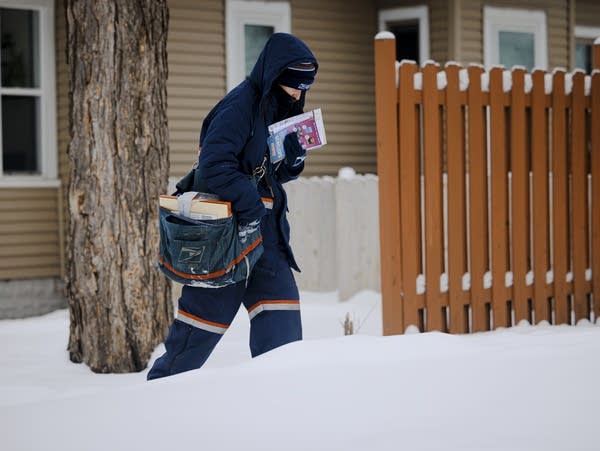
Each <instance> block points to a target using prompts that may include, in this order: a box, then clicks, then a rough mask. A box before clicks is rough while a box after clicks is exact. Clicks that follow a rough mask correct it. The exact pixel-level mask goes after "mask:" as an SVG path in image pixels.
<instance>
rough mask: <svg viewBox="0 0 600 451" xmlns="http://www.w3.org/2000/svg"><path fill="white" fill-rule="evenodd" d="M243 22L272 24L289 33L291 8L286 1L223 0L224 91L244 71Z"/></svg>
mask: <svg viewBox="0 0 600 451" xmlns="http://www.w3.org/2000/svg"><path fill="white" fill-rule="evenodd" d="M244 25H263V26H270V27H273V28H274V30H275V33H279V32H282V33H290V32H291V28H292V12H291V8H290V4H289V2H262V1H244V0H227V2H226V4H225V50H226V53H227V61H226V62H227V91H231V90H232V89H233V88H235V87H236V86H237V85H238V84H239V83H240V82H241V81H243V80H244V77H245V76H246V74H245V61H246V58H245V49H244Z"/></svg>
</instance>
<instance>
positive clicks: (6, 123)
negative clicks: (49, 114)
mask: <svg viewBox="0 0 600 451" xmlns="http://www.w3.org/2000/svg"><path fill="white" fill-rule="evenodd" d="M39 28H40V27H39V13H38V12H37V11H32V10H26V9H17V8H0V42H1V55H0V94H1V95H0V103H1V108H0V111H1V114H2V120H1V122H2V173H3V174H4V175H10V174H39V173H40V172H41V168H40V161H39V159H40V158H39V150H40V100H41V95H42V93H41V89H40V55H39Z"/></svg>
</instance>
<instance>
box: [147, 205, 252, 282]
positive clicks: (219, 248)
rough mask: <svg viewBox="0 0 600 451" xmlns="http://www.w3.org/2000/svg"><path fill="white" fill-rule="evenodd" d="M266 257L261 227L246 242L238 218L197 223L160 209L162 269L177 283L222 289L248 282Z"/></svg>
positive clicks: (247, 236) (160, 262) (199, 221)
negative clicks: (238, 226) (240, 234)
mask: <svg viewBox="0 0 600 451" xmlns="http://www.w3.org/2000/svg"><path fill="white" fill-rule="evenodd" d="M262 253H263V246H262V236H261V234H260V227H259V228H257V230H256V231H254V232H252V233H250V234H249V235H246V237H245V238H244V240H243V241H242V240H241V239H240V238H239V236H238V230H237V222H236V221H235V219H234V216H229V217H227V218H221V219H202V220H196V219H191V218H189V217H186V216H183V215H180V214H178V213H177V212H173V211H172V210H168V209H166V208H161V209H160V255H159V259H158V266H159V268H160V269H161V270H162V272H163V273H165V274H166V275H167V277H169V278H170V279H171V280H173V281H175V282H178V283H181V284H184V285H191V286H198V287H207V288H220V287H224V286H226V285H230V284H234V283H238V282H242V281H247V280H248V278H249V276H250V272H251V271H252V268H253V267H254V264H255V263H256V262H257V261H258V259H259V258H260V256H261V255H262Z"/></svg>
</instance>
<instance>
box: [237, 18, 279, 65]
mask: <svg viewBox="0 0 600 451" xmlns="http://www.w3.org/2000/svg"><path fill="white" fill-rule="evenodd" d="M274 31H275V28H273V27H269V26H265V25H244V50H245V53H246V61H245V63H246V75H250V72H252V68H253V67H254V64H255V63H256V60H257V59H258V55H260V52H261V50H262V49H263V47H264V46H265V44H266V43H267V41H268V40H269V37H270V36H271V35H272V34H273V32H274Z"/></svg>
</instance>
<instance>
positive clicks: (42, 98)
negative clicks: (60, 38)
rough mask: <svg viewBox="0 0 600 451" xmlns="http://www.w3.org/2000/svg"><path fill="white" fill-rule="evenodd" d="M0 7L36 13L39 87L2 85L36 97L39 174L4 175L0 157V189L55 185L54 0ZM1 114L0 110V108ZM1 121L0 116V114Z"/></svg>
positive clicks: (17, 0) (15, 0) (8, 2)
mask: <svg viewBox="0 0 600 451" xmlns="http://www.w3.org/2000/svg"><path fill="white" fill-rule="evenodd" d="M0 7H2V8H14V9H32V10H36V11H37V12H38V14H39V36H38V37H39V42H38V43H37V45H38V49H39V57H40V60H39V64H40V68H39V70H40V74H39V82H40V86H39V88H33V89H23V88H4V87H0V95H2V94H15V95H34V96H37V97H38V98H39V108H40V109H39V113H40V121H39V127H40V129H39V134H38V140H39V141H38V155H37V157H38V164H39V169H40V174H39V175H5V174H4V170H3V168H2V158H0V188H13V187H14V188H34V187H58V186H60V180H59V179H58V155H57V150H56V147H57V145H56V81H55V53H54V0H0ZM0 115H1V111H0ZM0 124H1V117H0ZM1 143H2V127H0V148H1Z"/></svg>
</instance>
